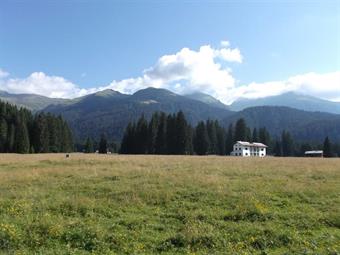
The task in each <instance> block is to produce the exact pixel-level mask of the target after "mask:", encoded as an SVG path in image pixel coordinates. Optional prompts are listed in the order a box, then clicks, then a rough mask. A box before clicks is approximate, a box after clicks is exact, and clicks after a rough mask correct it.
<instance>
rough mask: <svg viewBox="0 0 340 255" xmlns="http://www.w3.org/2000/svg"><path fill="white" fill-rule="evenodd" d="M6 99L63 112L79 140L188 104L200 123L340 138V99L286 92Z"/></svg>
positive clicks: (113, 134)
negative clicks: (227, 97)
mask: <svg viewBox="0 0 340 255" xmlns="http://www.w3.org/2000/svg"><path fill="white" fill-rule="evenodd" d="M0 100H3V101H7V102H10V103H13V104H16V105H18V106H24V107H27V108H29V109H31V110H32V111H35V112H39V111H45V112H51V113H54V114H60V115H62V116H63V117H64V118H65V119H66V120H67V121H68V123H69V125H70V127H71V128H72V130H73V133H74V136H75V139H76V141H77V142H82V141H84V140H85V139H86V137H88V136H89V137H93V138H96V139H97V138H98V137H99V136H100V134H101V133H105V134H106V135H107V136H108V138H110V139H115V140H120V139H121V137H122V135H123V132H124V129H125V127H126V125H127V124H128V123H129V122H130V121H134V120H136V119H137V118H139V117H140V116H141V115H142V114H144V115H145V116H146V118H149V117H150V116H151V115H152V113H153V112H155V111H164V112H166V113H174V112H177V111H180V110H182V111H183V112H184V114H185V115H186V118H187V119H188V120H189V121H190V122H191V123H192V124H196V123H197V122H198V121H200V120H206V119H217V120H220V121H221V122H222V123H223V124H224V126H225V127H227V126H228V125H229V124H230V123H234V122H235V121H236V120H237V119H239V118H244V119H245V120H246V122H247V124H248V125H249V126H250V127H252V128H254V127H256V128H260V127H263V126H265V127H266V128H267V129H268V130H269V132H270V133H271V134H272V135H274V136H279V135H280V133H281V132H282V130H288V131H290V132H291V133H292V134H293V136H294V137H295V138H296V139H297V140H299V141H315V142H321V141H322V140H323V139H324V138H325V136H327V135H328V136H330V138H331V139H332V140H335V141H338V142H340V115H339V114H336V113H340V103H334V102H330V101H326V100H322V99H318V98H314V97H309V96H302V95H297V94H294V93H286V94H283V95H280V96H275V97H268V98H264V99H257V100H249V99H242V100H238V101H236V102H234V103H233V104H232V105H225V104H223V103H222V102H220V101H219V100H217V99H215V98H214V97H212V96H210V95H207V94H204V93H194V94H190V95H184V96H183V95H178V94H176V93H173V92H171V91H168V90H165V89H156V88H147V89H142V90H139V91H137V92H135V93H134V94H132V95H127V94H122V93H119V92H117V91H114V90H104V91H100V92H97V93H94V94H90V95H87V96H84V97H79V98H75V99H54V98H48V97H43V96H39V95H33V94H19V95H16V94H10V93H7V92H1V91H0Z"/></svg>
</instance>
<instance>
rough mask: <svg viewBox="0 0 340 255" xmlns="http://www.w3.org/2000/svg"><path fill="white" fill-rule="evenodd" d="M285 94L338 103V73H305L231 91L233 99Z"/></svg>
mask: <svg viewBox="0 0 340 255" xmlns="http://www.w3.org/2000/svg"><path fill="white" fill-rule="evenodd" d="M286 92H296V93H299V94H305V95H310V96H314V97H319V98H323V99H327V100H331V101H340V71H336V72H331V73H325V74H317V73H306V74H301V75H296V76H292V77H290V78H288V79H287V80H285V81H273V82H265V83H255V82H253V83H250V84H249V85H245V86H241V87H237V88H234V89H233V91H232V93H233V97H234V99H237V98H239V97H243V98H261V97H267V96H275V95H280V94H282V93H286Z"/></svg>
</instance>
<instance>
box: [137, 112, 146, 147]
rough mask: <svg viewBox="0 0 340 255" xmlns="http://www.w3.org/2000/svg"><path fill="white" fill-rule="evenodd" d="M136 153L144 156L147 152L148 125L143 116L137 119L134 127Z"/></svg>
mask: <svg viewBox="0 0 340 255" xmlns="http://www.w3.org/2000/svg"><path fill="white" fill-rule="evenodd" d="M135 139H136V148H135V149H136V151H135V153H137V154H146V153H147V150H148V140H149V139H148V123H147V121H146V119H145V117H144V114H143V115H142V116H141V117H140V118H139V120H138V122H137V126H136V135H135Z"/></svg>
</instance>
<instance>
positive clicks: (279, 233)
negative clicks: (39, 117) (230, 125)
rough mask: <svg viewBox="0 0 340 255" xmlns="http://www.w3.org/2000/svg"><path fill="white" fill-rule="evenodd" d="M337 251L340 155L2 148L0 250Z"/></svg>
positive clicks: (2, 252)
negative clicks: (6, 151) (67, 151)
mask: <svg viewBox="0 0 340 255" xmlns="http://www.w3.org/2000/svg"><path fill="white" fill-rule="evenodd" d="M89 253H93V254H339V253H340V159H307V158H270V157H268V158H264V159H259V158H248V159H245V158H234V157H218V156H207V157H198V156H121V155H119V156H117V155H84V154H71V157H70V158H65V155H64V154H46V155H41V154H40V155H9V154H0V254H89Z"/></svg>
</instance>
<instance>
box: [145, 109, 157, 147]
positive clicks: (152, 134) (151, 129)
mask: <svg viewBox="0 0 340 255" xmlns="http://www.w3.org/2000/svg"><path fill="white" fill-rule="evenodd" d="M158 125H159V114H158V112H156V113H154V114H153V115H152V117H151V120H150V122H149V126H148V150H147V151H148V153H149V154H155V151H156V139H157V131H158Z"/></svg>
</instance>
